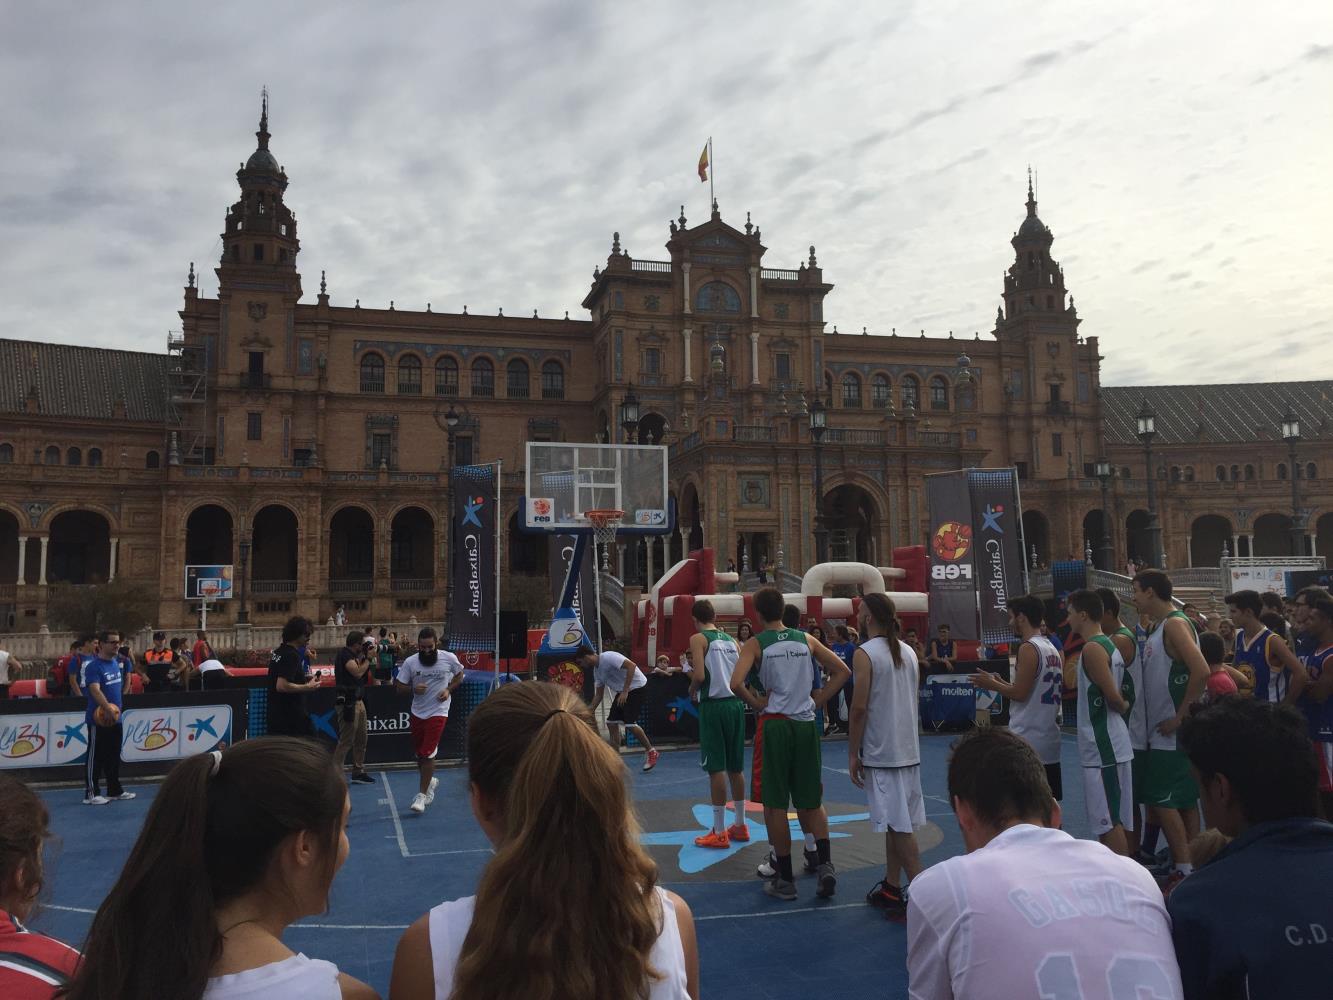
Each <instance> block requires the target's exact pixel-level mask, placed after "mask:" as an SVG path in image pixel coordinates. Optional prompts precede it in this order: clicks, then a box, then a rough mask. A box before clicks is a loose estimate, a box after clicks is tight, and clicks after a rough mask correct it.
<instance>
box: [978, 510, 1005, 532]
mask: <svg viewBox="0 0 1333 1000" xmlns="http://www.w3.org/2000/svg"><path fill="white" fill-rule="evenodd" d="M1002 517H1004V507H1002V506H1001V507H995V506H993V505H991V504H986V509H985V510H983V511H982V512H981V530H982V531H993V532H995V533H996V534H997V535H1003V534H1004V529H1003V528H1001V527H1000V518H1002Z"/></svg>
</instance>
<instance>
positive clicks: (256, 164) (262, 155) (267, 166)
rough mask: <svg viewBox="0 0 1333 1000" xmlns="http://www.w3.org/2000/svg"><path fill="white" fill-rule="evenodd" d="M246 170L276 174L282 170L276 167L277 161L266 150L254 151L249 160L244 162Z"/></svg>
mask: <svg viewBox="0 0 1333 1000" xmlns="http://www.w3.org/2000/svg"><path fill="white" fill-rule="evenodd" d="M245 169H246V170H266V171H268V172H269V173H273V174H276V173H278V172H279V171H280V170H281V169H282V168H281V167H279V166H278V159H277V157H276V156H274V155H273V154H272V153H270V152H269V151H268V150H267V149H256V150H255V151H254V152H253V153H251V154H250V159H248V160H246V161H245Z"/></svg>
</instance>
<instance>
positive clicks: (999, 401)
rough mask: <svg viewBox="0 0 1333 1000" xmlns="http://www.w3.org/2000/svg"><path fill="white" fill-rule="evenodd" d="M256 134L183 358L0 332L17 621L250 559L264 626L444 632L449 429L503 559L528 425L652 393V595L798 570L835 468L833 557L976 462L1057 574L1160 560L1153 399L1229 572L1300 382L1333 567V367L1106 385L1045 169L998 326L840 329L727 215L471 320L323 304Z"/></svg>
mask: <svg viewBox="0 0 1333 1000" xmlns="http://www.w3.org/2000/svg"><path fill="white" fill-rule="evenodd" d="M257 137H258V147H257V148H256V150H255V151H254V153H253V154H252V155H251V156H250V158H249V160H248V161H247V162H246V163H245V165H244V166H243V167H242V168H241V169H240V170H239V171H238V172H237V175H236V178H237V182H238V185H239V189H240V196H239V198H238V199H237V201H236V202H235V203H234V204H233V205H232V206H231V208H230V209H229V210H228V212H227V215H226V219H225V220H224V230H223V233H222V244H223V251H222V256H221V259H220V260H219V262H218V264H217V268H216V274H217V278H218V295H217V298H207V297H204V296H201V295H200V293H199V288H198V286H197V280H196V277H195V274H194V269H193V265H191V268H190V273H189V277H188V279H187V285H186V287H185V290H184V302H183V306H182V309H181V311H180V318H181V330H180V334H179V335H178V336H173V337H172V339H171V341H170V343H169V346H168V351H167V353H166V354H137V353H131V352H123V351H103V350H96V349H91V348H79V347H60V346H53V345H45V344H35V343H28V342H18V341H0V465H3V470H4V475H3V477H0V612H3V614H4V616H5V617H6V618H7V619H8V620H10V621H12V622H13V627H16V628H18V629H20V630H30V629H34V628H37V627H38V626H39V625H40V624H42V623H44V621H45V614H46V611H45V607H46V601H47V597H48V593H49V588H50V587H52V586H55V585H59V584H79V583H87V582H92V581H95V580H104V579H108V578H111V577H114V576H117V575H130V576H132V577H134V578H136V579H140V580H144V581H149V582H152V583H153V584H154V585H155V586H157V587H158V588H159V589H160V591H161V593H162V595H163V599H162V606H161V613H160V618H161V621H162V623H163V624H167V625H173V626H176V625H181V624H184V623H186V622H187V621H188V620H189V619H190V614H191V613H190V608H189V606H188V605H187V604H186V603H185V601H184V600H183V598H182V596H181V591H182V580H183V575H184V572H183V570H184V566H185V565H187V564H193V563H233V564H236V565H238V566H239V565H241V564H242V563H243V562H244V563H246V564H247V565H248V573H247V579H246V584H245V591H246V595H247V602H248V605H249V609H250V612H251V616H252V619H253V620H255V621H257V622H262V621H274V620H277V619H279V618H281V617H282V616H284V615H286V614H287V613H289V612H291V611H301V612H304V613H306V614H310V615H313V616H316V617H318V618H321V619H322V618H324V617H327V616H328V615H329V614H330V613H331V611H332V610H333V608H334V607H335V606H336V605H337V604H346V605H348V608H349V611H351V612H352V613H353V614H354V615H355V617H356V618H357V619H358V620H362V619H377V620H383V619H389V618H401V617H406V615H408V614H415V615H417V616H418V617H420V618H438V617H440V616H441V615H442V614H443V611H444V587H445V576H446V574H445V572H444V567H445V566H446V564H447V563H446V560H447V558H448V552H447V534H446V532H445V531H444V530H443V529H442V525H443V519H444V516H445V510H446V490H447V474H446V470H447V468H448V463H449V454H448V452H449V437H448V435H447V433H446V428H447V426H448V420H447V419H446V417H448V416H450V415H451V413H452V415H453V416H455V417H457V423H456V429H455V434H454V447H455V449H456V458H457V461H458V462H460V463H466V462H470V461H473V460H476V461H492V460H495V459H500V460H503V463H504V476H503V505H504V516H505V517H506V518H507V519H508V521H509V525H510V531H509V535H508V545H507V549H508V551H507V553H506V566H507V569H508V570H509V571H511V572H519V573H533V572H542V571H544V569H545V560H546V553H545V548H544V546H543V544H542V543H541V541H540V540H537V539H534V538H533V537H531V536H527V535H524V534H523V533H521V532H519V531H518V530H517V521H516V512H517V508H518V497H519V494H520V493H521V491H522V476H521V473H520V470H521V468H522V463H523V460H524V452H523V444H524V442H525V441H527V440H569V441H579V440H584V441H586V440H594V439H602V440H608V439H615V440H621V439H623V438H624V436H625V434H626V433H627V431H626V429H624V428H622V427H621V426H620V420H619V408H620V405H621V404H622V403H623V401H624V400H625V398H626V396H628V395H629V394H630V393H633V394H635V395H636V396H637V398H638V399H639V401H640V408H641V413H642V416H641V419H640V420H639V422H638V424H637V426H636V427H634V428H633V433H634V434H635V435H636V437H637V439H638V440H640V441H642V442H654V443H663V444H667V445H669V447H670V449H671V482H672V489H673V493H674V496H675V499H676V504H677V510H678V513H679V518H678V529H679V530H678V531H677V533H676V534H674V535H672V536H670V537H669V538H668V539H666V540H665V541H663V540H658V541H656V542H655V543H654V547H653V550H652V551H648V550H645V549H642V548H639V549H630V550H629V551H627V552H626V553H624V554H623V557H624V563H623V564H622V569H621V573H622V575H623V576H625V577H627V578H629V579H630V580H632V581H634V580H638V581H641V580H643V579H644V578H645V577H646V576H648V575H651V574H653V573H655V572H657V571H660V569H661V568H662V567H663V565H664V564H665V563H666V561H667V560H670V559H674V558H676V557H678V556H679V555H680V553H681V552H682V550H684V549H687V548H691V547H694V546H697V545H700V544H709V545H712V546H715V547H716V548H718V549H719V550H721V551H724V552H725V553H727V555H728V556H730V557H732V558H735V560H736V562H737V564H738V566H740V567H742V568H745V567H753V566H757V565H758V564H759V562H760V561H772V562H774V563H778V564H783V565H785V566H787V567H789V568H794V569H799V568H803V567H804V566H806V565H808V564H809V563H810V562H812V561H813V560H814V559H815V556H816V529H817V528H818V527H819V525H818V524H817V523H816V519H815V517H814V510H815V496H816V489H815V484H816V479H820V480H822V482H821V486H822V491H823V498H824V505H825V506H824V511H825V515H826V525H825V526H826V528H827V529H828V544H829V548H830V554H831V556H832V557H833V558H854V559H860V560H864V561H869V562H883V561H885V560H886V558H887V555H888V553H889V552H890V550H891V548H892V547H893V546H896V545H903V544H911V543H916V542H920V541H921V540H922V539H923V538H924V536H925V532H926V527H927V526H926V520H925V519H926V511H925V508H924V502H923V495H922V477H923V475H925V474H928V473H930V472H934V471H942V470H947V469H953V468H958V467H960V466H967V465H1010V464H1013V465H1016V466H1017V467H1018V469H1019V470H1020V474H1021V476H1022V489H1023V505H1024V508H1025V511H1026V513H1025V517H1024V523H1025V528H1026V530H1027V534H1028V541H1029V547H1030V548H1035V550H1036V556H1037V559H1038V560H1039V561H1041V562H1045V561H1047V560H1049V559H1050V558H1052V557H1054V558H1061V557H1064V556H1066V555H1070V554H1078V553H1081V552H1082V550H1083V547H1084V542H1085V539H1086V540H1087V541H1088V542H1090V543H1091V544H1092V546H1093V547H1094V548H1099V547H1100V539H1101V537H1102V531H1103V529H1102V524H1103V523H1106V524H1107V525H1108V526H1109V528H1110V541H1111V543H1112V545H1113V551H1114V557H1113V559H1112V560H1111V561H1113V562H1115V563H1117V564H1119V563H1121V562H1123V561H1124V559H1125V557H1126V556H1127V555H1143V554H1146V548H1145V543H1144V541H1143V538H1144V536H1143V534H1142V529H1143V527H1144V524H1143V518H1144V516H1145V515H1144V510H1143V508H1144V506H1145V496H1146V491H1145V486H1146V480H1145V479H1144V478H1143V469H1144V454H1143V451H1142V448H1141V446H1140V445H1139V443H1138V441H1137V440H1136V439H1135V437H1134V427H1133V423H1134V413H1135V412H1136V410H1137V408H1138V407H1139V405H1140V403H1141V401H1142V400H1143V399H1144V398H1147V399H1149V400H1150V401H1151V402H1152V404H1153V406H1155V407H1156V410H1157V414H1158V418H1157V419H1158V431H1159V436H1158V440H1157V443H1156V444H1155V446H1154V465H1156V466H1158V467H1159V468H1158V474H1159V476H1160V478H1159V480H1158V482H1159V483H1160V485H1161V489H1160V491H1159V496H1160V499H1159V504H1158V506H1159V510H1160V511H1161V513H1162V518H1163V524H1164V528H1165V532H1164V534H1165V539H1166V549H1167V555H1168V562H1169V563H1171V564H1172V565H1181V564H1185V563H1186V562H1187V561H1188V560H1189V559H1190V558H1191V556H1192V557H1193V558H1194V559H1195V560H1196V561H1198V560H1202V559H1210V560H1213V562H1214V564H1215V560H1216V556H1217V555H1219V554H1220V551H1221V549H1220V545H1221V543H1223V542H1225V543H1226V544H1227V545H1228V546H1229V548H1228V551H1231V552H1236V551H1237V549H1238V548H1239V551H1240V552H1241V554H1246V553H1247V552H1250V551H1253V552H1255V553H1256V554H1263V553H1264V552H1265V551H1266V550H1269V549H1272V548H1274V547H1275V546H1278V545H1279V544H1280V545H1281V546H1282V547H1281V549H1280V551H1282V552H1286V551H1287V549H1286V548H1285V545H1286V544H1287V541H1288V537H1287V536H1286V535H1283V533H1282V532H1283V527H1282V525H1281V523H1280V519H1281V518H1283V517H1287V516H1289V514H1290V512H1291V489H1290V487H1291V482H1290V480H1289V478H1287V477H1289V476H1290V475H1291V474H1292V473H1291V471H1290V469H1289V468H1288V467H1287V466H1284V465H1282V464H1281V463H1282V462H1283V459H1282V458H1281V457H1280V454H1279V452H1280V453H1281V454H1285V444H1281V442H1278V445H1280V447H1278V446H1277V445H1275V442H1274V435H1276V434H1277V433H1278V431H1277V421H1278V420H1279V419H1280V415H1281V414H1280V411H1282V410H1283V409H1284V407H1285V405H1286V404H1287V403H1288V401H1289V402H1290V405H1292V406H1294V407H1295V408H1296V413H1297V415H1298V416H1299V417H1300V419H1301V421H1302V423H1303V427H1304V434H1305V441H1304V442H1303V443H1302V444H1301V446H1300V459H1299V461H1298V463H1297V464H1296V466H1295V468H1296V469H1297V470H1298V472H1299V475H1300V477H1301V479H1300V480H1299V482H1298V487H1299V490H1300V491H1301V492H1300V495H1299V497H1298V506H1299V507H1300V508H1301V509H1302V511H1303V512H1304V514H1305V515H1307V517H1308V525H1309V529H1308V534H1309V544H1310V545H1311V546H1313V547H1315V548H1317V549H1318V551H1320V552H1321V553H1324V554H1326V555H1330V556H1333V551H1331V550H1333V514H1331V513H1330V511H1333V488H1331V487H1330V486H1329V485H1328V480H1326V479H1323V478H1320V477H1321V475H1327V474H1328V472H1329V471H1333V470H1331V469H1330V462H1329V455H1328V452H1329V441H1330V436H1331V435H1333V428H1330V412H1331V411H1333V404H1330V401H1329V396H1330V393H1331V392H1333V383H1302V384H1298V385H1286V386H1262V385H1249V386H1233V387H1223V386H1187V387H1171V388H1163V387H1154V388H1144V389H1136V388H1132V387H1121V388H1103V387H1102V386H1101V384H1100V375H1099V362H1100V357H1099V347H1098V342H1097V338H1096V337H1093V336H1089V337H1083V336H1081V335H1080V333H1079V327H1080V323H1081V322H1082V321H1081V319H1080V318H1079V316H1078V314H1077V312H1076V311H1075V308H1074V302H1073V297H1072V296H1071V295H1070V294H1069V292H1068V289H1067V288H1066V285H1065V276H1064V273H1063V270H1062V269H1061V267H1060V266H1059V264H1058V263H1057V262H1056V261H1055V259H1054V258H1052V256H1051V247H1052V243H1053V236H1052V234H1051V232H1050V230H1049V229H1048V228H1047V227H1046V226H1045V225H1044V224H1043V223H1042V222H1041V220H1040V219H1039V217H1038V215H1037V204H1036V201H1035V199H1034V198H1033V197H1032V193H1031V190H1030V189H1029V192H1028V201H1027V213H1026V216H1025V217H1024V218H1023V220H1022V223H1021V225H1020V227H1019V229H1018V231H1017V232H1016V233H1015V234H1014V235H1013V238H1012V240H1011V241H1010V243H1011V251H1010V252H1009V254H1010V255H1011V259H1010V264H1009V267H1008V270H1007V271H1006V273H1005V276H1004V287H1003V289H1002V296H1003V298H1002V302H1003V304H1002V306H1001V307H1000V309H999V312H998V314H997V316H996V319H995V324H994V327H993V329H992V330H991V331H989V333H988V336H987V338H986V339H984V340H983V339H981V338H980V337H978V336H974V337H972V338H959V339H955V338H954V337H953V336H952V335H950V336H949V337H948V338H939V337H935V338H931V337H926V336H925V335H924V333H923V332H919V331H918V332H917V333H916V334H915V335H913V334H912V333H911V332H909V331H903V332H901V333H899V332H898V331H896V330H895V331H893V333H892V334H890V335H889V336H883V335H876V336H870V335H868V334H867V333H866V332H865V331H864V330H863V331H862V332H860V333H855V332H846V331H845V332H839V331H838V330H837V329H836V328H834V329H832V330H830V329H827V328H826V324H825V322H824V319H823V314H824V299H825V297H826V296H827V295H829V294H830V293H831V292H832V291H833V285H832V284H831V283H829V282H828V281H826V280H825V275H824V271H823V269H822V267H821V266H820V264H819V262H818V258H817V256H816V252H815V248H814V247H811V248H810V252H809V256H808V258H807V259H806V260H805V261H803V262H801V263H800V264H799V266H798V267H796V268H795V269H780V268H774V267H769V266H767V265H766V262H765V260H764V258H765V255H766V248H765V246H764V244H763V239H762V234H761V232H760V230H759V228H758V227H756V226H754V225H753V224H752V223H751V222H750V221H749V219H748V217H747V220H746V223H745V225H744V226H743V227H739V228H737V227H733V226H732V225H730V224H728V223H727V222H726V221H724V220H723V218H722V216H721V213H720V211H719V210H718V208H717V206H716V205H714V206H713V211H712V213H711V217H710V218H709V219H707V220H705V221H703V222H702V223H700V224H697V225H694V226H691V225H690V224H689V222H688V220H687V219H686V218H685V216H684V213H683V211H682V213H681V215H680V217H679V218H677V219H676V220H675V221H673V222H671V223H670V224H669V227H668V229H669V231H668V232H667V234H666V236H667V239H666V247H665V249H666V253H665V254H664V255H663V257H662V259H658V260H644V259H636V258H634V257H631V256H630V255H629V253H628V252H627V251H625V250H624V249H623V248H622V247H621V246H620V245H619V239H618V238H615V239H614V240H613V242H612V246H611V251H610V254H609V256H608V257H607V259H606V262H605V264H604V265H600V266H599V267H598V268H597V269H595V270H594V272H593V281H592V285H591V288H590V289H589V291H588V294H587V296H586V297H585V298H584V300H583V307H584V309H585V310H586V311H587V314H588V316H589V318H586V319H570V318H569V317H568V314H566V316H565V317H563V318H554V319H548V318H539V317H537V316H535V315H534V316H532V317H530V318H529V317H518V316H504V315H503V314H501V315H497V316H479V315H476V314H471V315H470V314H468V312H467V311H466V310H465V311H464V312H463V313H461V314H460V313H443V312H435V311H433V310H432V309H431V308H430V306H429V305H428V306H427V308H426V309H425V311H412V310H406V309H398V308H396V307H395V305H394V303H393V302H392V301H390V302H389V305H388V308H368V307H365V308H363V307H362V306H361V304H360V302H359V300H357V301H355V302H353V303H352V304H347V303H345V302H339V303H338V304H336V305H335V304H334V301H333V296H332V295H331V294H330V293H329V291H328V286H327V284H326V282H325V280H324V276H323V275H322V274H321V276H320V282H319V291H318V293H317V294H316V295H315V296H314V299H313V301H310V300H307V299H306V297H305V295H304V291H303V287H302V276H301V274H300V272H299V270H298V260H297V258H298V256H299V253H300V250H301V245H300V242H299V240H298V237H297V220H296V216H295V215H294V213H293V212H292V210H291V208H290V207H289V206H288V204H287V202H286V195H287V186H288V178H287V175H286V172H285V170H284V169H283V168H282V167H281V166H280V165H279V163H278V161H277V159H276V158H275V157H274V155H273V154H272V152H271V151H270V150H269V139H270V136H269V132H268V126H267V114H266V113H265V115H264V116H263V117H262V118H261V121H260V128H259V131H258V133H257ZM819 405H824V406H826V407H827V408H826V410H825V413H824V415H825V418H826V422H827V430H826V431H825V432H824V434H823V436H822V439H821V440H820V441H819V442H816V441H815V440H814V439H813V438H812V432H811V419H810V418H811V411H812V410H813V409H816V408H817V406H819ZM1103 456H1106V457H1108V458H1109V459H1110V461H1111V463H1112V465H1113V468H1114V470H1115V474H1114V475H1113V476H1112V477H1111V478H1110V479H1109V480H1108V481H1107V486H1108V491H1107V493H1108V495H1107V502H1106V505H1105V506H1106V507H1108V508H1109V509H1110V511H1111V515H1110V516H1109V517H1106V518H1103V515H1102V510H1103V502H1102V494H1101V488H1102V487H1101V483H1099V481H1098V480H1097V479H1096V478H1095V466H1096V462H1097V460H1098V459H1099V458H1100V457H1103ZM1289 464H1290V463H1288V465H1289ZM1218 470H1220V471H1218ZM1284 470H1285V471H1284ZM1265 518H1268V519H1269V520H1265ZM1273 518H1277V521H1276V522H1272V519H1273ZM1219 519H1220V520H1219ZM1274 524H1276V526H1274ZM238 610H239V608H238V605H237V603H236V602H233V604H232V605H231V606H230V607H229V608H227V609H226V610H224V611H222V612H220V613H221V614H222V616H223V620H224V621H227V620H230V619H231V618H232V617H234V615H235V614H236V613H237V611H238Z"/></svg>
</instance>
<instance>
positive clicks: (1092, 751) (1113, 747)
mask: <svg viewBox="0 0 1333 1000" xmlns="http://www.w3.org/2000/svg"><path fill="white" fill-rule="evenodd" d="M1067 604H1068V607H1069V627H1070V628H1072V629H1073V630H1074V632H1075V633H1077V634H1078V635H1079V636H1081V637H1082V639H1083V648H1082V649H1081V650H1080V651H1079V656H1078V664H1077V666H1076V667H1075V677H1076V687H1077V690H1078V756H1079V763H1081V764H1082V765H1083V803H1084V806H1085V807H1086V809H1087V811H1088V827H1089V828H1090V829H1091V831H1092V833H1093V835H1094V836H1095V837H1097V839H1098V840H1100V841H1101V842H1102V843H1103V844H1105V845H1106V846H1107V847H1109V848H1111V850H1113V851H1115V852H1116V853H1117V854H1125V855H1127V854H1129V853H1130V851H1129V839H1128V838H1127V837H1126V836H1125V828H1126V827H1129V826H1132V825H1133V822H1132V820H1133V801H1134V800H1133V790H1134V785H1133V779H1132V777H1131V767H1130V765H1131V763H1132V762H1133V760H1134V751H1133V750H1132V749H1131V748H1130V745H1129V727H1128V726H1127V725H1126V724H1125V716H1126V715H1128V714H1129V702H1128V700H1126V698H1125V695H1124V691H1123V689H1122V685H1123V683H1124V679H1125V661H1124V660H1123V659H1121V657H1120V651H1119V650H1118V649H1116V648H1115V644H1114V643H1113V642H1111V640H1110V639H1108V638H1107V637H1106V635H1104V634H1103V632H1102V599H1101V598H1100V597H1098V596H1097V595H1096V593H1094V592H1093V591H1091V590H1076V591H1074V592H1073V593H1072V594H1070V595H1069V597H1068V600H1067Z"/></svg>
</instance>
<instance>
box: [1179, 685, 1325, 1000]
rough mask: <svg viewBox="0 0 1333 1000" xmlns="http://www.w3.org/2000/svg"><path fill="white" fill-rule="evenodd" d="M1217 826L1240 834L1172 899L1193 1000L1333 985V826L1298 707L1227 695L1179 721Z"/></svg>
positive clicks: (1319, 993) (1289, 995) (1291, 997)
mask: <svg viewBox="0 0 1333 1000" xmlns="http://www.w3.org/2000/svg"><path fill="white" fill-rule="evenodd" d="M1180 745H1181V747H1182V748H1183V749H1184V751H1185V753H1186V754H1187V755H1188V757H1189V759H1190V764H1191V765H1192V766H1193V770H1194V772H1195V780H1197V781H1198V784H1199V802H1200V805H1202V806H1203V813H1204V818H1205V820H1207V822H1208V824H1209V825H1210V826H1215V827H1217V828H1218V829H1219V830H1220V831H1221V832H1222V833H1224V834H1226V835H1227V836H1229V837H1232V838H1234V839H1233V840H1232V841H1231V843H1230V844H1228V845H1227V846H1226V847H1225V848H1223V849H1222V851H1221V852H1220V853H1219V854H1218V855H1217V856H1216V857H1215V858H1213V860H1212V861H1210V862H1209V863H1208V864H1207V865H1205V866H1204V867H1202V868H1200V869H1198V870H1197V871H1195V872H1194V873H1193V874H1192V875H1190V876H1189V877H1187V878H1186V879H1185V880H1184V881H1183V882H1181V883H1180V884H1179V885H1178V886H1176V888H1175V889H1174V890H1173V891H1172V893H1171V895H1170V897H1168V899H1167V909H1168V910H1169V911H1170V913H1171V924H1172V928H1171V931H1172V937H1173V938H1174V939H1175V946H1176V957H1177V959H1178V961H1179V963H1180V976H1181V981H1182V983H1183V985H1184V988H1185V1000H1195V998H1208V1000H1214V998H1219V1000H1229V998H1232V997H1236V998H1247V1000H1279V998H1280V1000H1295V998H1297V997H1325V996H1328V995H1329V991H1330V989H1331V988H1333V904H1331V903H1330V900H1333V824H1330V823H1326V822H1324V821H1323V820H1320V819H1317V818H1316V817H1317V816H1318V812H1319V806H1318V799H1317V796H1316V787H1317V778H1316V774H1317V770H1316V763H1315V757H1314V750H1313V748H1312V746H1311V744H1310V739H1309V736H1308V735H1307V733H1306V725H1305V719H1304V718H1302V717H1301V715H1300V714H1299V713H1297V712H1296V711H1295V710H1294V709H1292V708H1290V707H1287V706H1281V705H1275V704H1269V703H1267V702H1261V701H1256V700H1252V699H1244V698H1236V697H1229V698H1223V699H1221V700H1220V701H1218V702H1215V703H1214V704H1212V705H1209V706H1208V707H1207V708H1205V709H1203V710H1202V711H1200V712H1198V713H1197V714H1195V715H1192V716H1190V717H1188V718H1187V719H1186V720H1185V721H1184V723H1183V724H1182V725H1181V727H1180Z"/></svg>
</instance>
